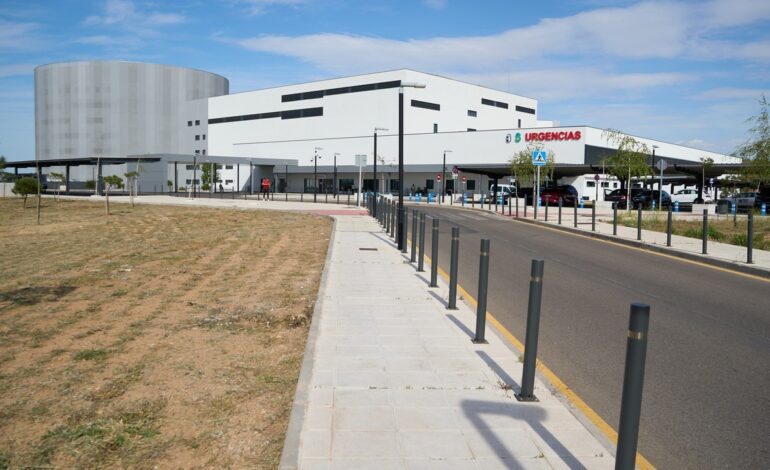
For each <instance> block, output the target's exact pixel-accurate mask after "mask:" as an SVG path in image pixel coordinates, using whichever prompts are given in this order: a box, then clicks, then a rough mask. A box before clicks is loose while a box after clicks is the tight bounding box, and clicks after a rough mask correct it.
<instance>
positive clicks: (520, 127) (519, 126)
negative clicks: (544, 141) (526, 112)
mask: <svg viewBox="0 0 770 470" xmlns="http://www.w3.org/2000/svg"><path fill="white" fill-rule="evenodd" d="M519 129H521V119H519Z"/></svg>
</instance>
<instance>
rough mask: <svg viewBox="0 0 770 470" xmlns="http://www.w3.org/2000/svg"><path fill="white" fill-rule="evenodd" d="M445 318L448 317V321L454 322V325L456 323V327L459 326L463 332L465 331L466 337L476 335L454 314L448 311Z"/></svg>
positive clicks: (471, 337)
mask: <svg viewBox="0 0 770 470" xmlns="http://www.w3.org/2000/svg"><path fill="white" fill-rule="evenodd" d="M447 318H449V321H451V322H452V323H454V324H455V325H457V327H458V328H460V330H462V332H463V333H465V334H466V335H468V338H470V339H473V338H475V337H476V335H475V334H474V333H473V331H471V329H470V328H468V327H467V326H465V325H464V324H463V323H462V322H461V321H460V319H459V318H457V317H456V316H454V315H452V314H451V313H449V314H447Z"/></svg>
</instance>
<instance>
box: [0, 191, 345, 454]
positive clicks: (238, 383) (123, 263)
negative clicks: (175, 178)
mask: <svg viewBox="0 0 770 470" xmlns="http://www.w3.org/2000/svg"><path fill="white" fill-rule="evenodd" d="M112 211H113V215H111V216H109V217H107V216H105V215H104V208H103V205H102V204H100V203H90V202H87V201H83V202H80V201H76V202H73V201H60V202H55V201H53V200H44V208H43V223H42V225H40V226H38V225H36V224H35V211H34V209H29V208H28V209H26V210H22V206H21V200H19V199H13V200H1V199H0V244H1V245H0V246H2V254H1V255H0V468H4V467H11V468H18V467H57V468H72V467H76V468H84V467H123V468H126V467H130V468H193V467H207V468H227V467H229V468H243V467H248V468H275V467H276V466H277V463H278V460H279V457H280V452H281V448H282V445H283V439H284V434H285V431H286V426H287V423H288V417H289V410H290V406H291V402H292V399H293V395H294V391H295V386H296V381H297V377H298V375H299V368H300V364H301V361H302V354H303V350H304V346H305V341H306V337H307V327H308V325H309V321H310V315H311V312H312V306H313V304H314V301H315V298H316V294H317V289H318V284H319V280H320V275H321V271H322V269H323V263H324V259H325V256H326V250H327V245H328V239H329V234H330V231H331V221H330V220H329V219H327V218H324V217H317V216H311V215H305V214H299V213H280V212H272V211H234V210H207V209H195V208H184V207H161V206H136V207H135V208H133V209H131V208H130V207H129V206H127V205H118V204H114V205H113V207H112Z"/></svg>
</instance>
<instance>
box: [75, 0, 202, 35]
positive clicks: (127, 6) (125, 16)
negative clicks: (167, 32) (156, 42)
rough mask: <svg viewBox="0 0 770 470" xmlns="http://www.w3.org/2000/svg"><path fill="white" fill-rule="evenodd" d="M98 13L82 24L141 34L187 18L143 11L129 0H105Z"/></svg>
mask: <svg viewBox="0 0 770 470" xmlns="http://www.w3.org/2000/svg"><path fill="white" fill-rule="evenodd" d="M103 10H104V11H103V12H102V14H100V15H91V16H88V17H86V19H85V20H83V25H84V26H115V27H120V28H122V29H124V30H127V31H132V32H135V33H139V34H142V35H153V34H154V33H155V31H154V29H153V28H154V27H157V26H167V25H174V24H180V23H184V22H185V21H186V20H187V18H186V17H185V16H184V15H180V14H178V13H161V12H156V11H153V12H145V11H141V10H139V9H138V8H137V6H136V4H135V3H134V2H132V1H131V0H107V1H106V2H105V3H104V8H103Z"/></svg>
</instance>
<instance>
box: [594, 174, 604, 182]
mask: <svg viewBox="0 0 770 470" xmlns="http://www.w3.org/2000/svg"><path fill="white" fill-rule="evenodd" d="M600 179H602V177H601V176H599V175H594V181H599V180H600Z"/></svg>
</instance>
